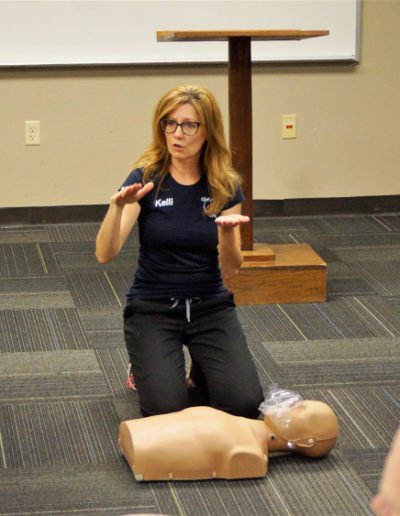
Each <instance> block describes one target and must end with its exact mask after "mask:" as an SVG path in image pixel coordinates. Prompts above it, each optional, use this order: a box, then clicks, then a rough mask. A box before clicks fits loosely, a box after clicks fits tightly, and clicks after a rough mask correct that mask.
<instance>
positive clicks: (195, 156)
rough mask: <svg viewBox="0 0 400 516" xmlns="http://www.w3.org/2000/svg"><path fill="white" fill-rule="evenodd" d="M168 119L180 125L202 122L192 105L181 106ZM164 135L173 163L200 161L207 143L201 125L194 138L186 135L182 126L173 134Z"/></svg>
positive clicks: (169, 114)
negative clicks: (202, 150)
mask: <svg viewBox="0 0 400 516" xmlns="http://www.w3.org/2000/svg"><path fill="white" fill-rule="evenodd" d="M167 118H168V120H174V121H175V122H178V124H181V123H182V122H200V120H199V115H198V114H197V111H196V109H195V108H194V107H193V106H192V104H181V105H180V106H178V107H177V108H175V109H174V110H172V111H171V112H170V113H168V116H167ZM164 134H165V140H166V142H167V148H168V152H169V153H170V155H171V159H172V161H173V162H174V161H177V162H178V161H180V162H182V163H184V162H185V161H187V160H190V161H197V162H199V161H200V156H201V149H202V147H203V145H204V142H205V141H206V139H205V136H204V127H202V126H201V125H200V127H199V130H198V132H197V133H196V134H195V135H193V136H189V135H187V134H185V133H184V132H183V130H182V127H181V126H178V127H177V128H176V130H175V132H173V133H164Z"/></svg>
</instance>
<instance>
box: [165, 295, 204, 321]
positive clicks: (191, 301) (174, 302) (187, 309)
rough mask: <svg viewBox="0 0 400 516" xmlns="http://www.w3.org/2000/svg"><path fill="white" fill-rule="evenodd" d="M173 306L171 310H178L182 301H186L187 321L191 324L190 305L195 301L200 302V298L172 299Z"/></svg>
mask: <svg viewBox="0 0 400 516" xmlns="http://www.w3.org/2000/svg"><path fill="white" fill-rule="evenodd" d="M171 301H172V305H171V306H170V307H169V308H170V310H172V309H173V308H176V307H177V306H178V305H179V303H180V301H185V307H186V320H187V322H190V305H191V304H192V303H193V301H197V302H198V301H200V298H199V297H185V298H181V297H171Z"/></svg>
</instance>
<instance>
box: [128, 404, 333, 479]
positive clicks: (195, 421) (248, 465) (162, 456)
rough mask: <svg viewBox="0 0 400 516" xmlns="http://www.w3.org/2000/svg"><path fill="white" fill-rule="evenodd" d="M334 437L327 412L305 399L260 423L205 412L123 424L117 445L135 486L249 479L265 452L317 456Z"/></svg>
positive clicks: (262, 464) (258, 473) (259, 470)
mask: <svg viewBox="0 0 400 516" xmlns="http://www.w3.org/2000/svg"><path fill="white" fill-rule="evenodd" d="M337 435H338V424H337V419H336V416H335V415H334V413H333V412H332V410H331V409H330V407H329V406H328V405H326V404H325V403H322V402H318V401H311V400H306V401H302V402H301V403H300V404H299V405H298V406H296V407H295V408H292V409H291V410H290V411H289V412H285V413H284V414H279V415H278V416H272V417H269V416H264V421H263V420H253V419H247V418H243V417H238V416H232V415H230V414H227V413H225V412H222V411H220V410H216V409H213V408H210V407H191V408H188V409H185V410H182V411H180V412H174V413H170V414H164V415H159V416H152V417H148V418H142V419H134V420H130V421H124V422H123V423H121V426H120V434H119V444H120V447H121V450H122V452H123V453H124V455H125V457H126V459H127V461H128V463H129V465H130V467H131V469H132V471H133V473H134V475H135V478H136V480H138V481H142V480H145V481H146V480H190V479H192V480H193V479H207V478H251V477H263V476H265V475H266V473H267V466H268V451H281V450H288V451H295V452H298V453H302V454H304V455H308V456H311V457H320V456H322V455H325V454H326V453H328V452H329V451H330V449H331V448H332V447H333V446H334V444H335V442H336V437H337Z"/></svg>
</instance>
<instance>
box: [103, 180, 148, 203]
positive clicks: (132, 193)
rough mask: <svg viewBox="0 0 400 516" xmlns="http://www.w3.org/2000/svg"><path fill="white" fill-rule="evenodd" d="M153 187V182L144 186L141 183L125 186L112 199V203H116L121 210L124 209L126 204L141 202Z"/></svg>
mask: <svg viewBox="0 0 400 516" xmlns="http://www.w3.org/2000/svg"><path fill="white" fill-rule="evenodd" d="M153 187H154V183H152V182H149V183H146V184H145V185H144V186H143V185H142V184H141V183H134V184H133V185H129V186H124V187H122V188H121V190H119V192H117V193H116V194H114V195H113V196H112V197H111V203H115V204H116V205H117V206H119V207H120V208H123V207H124V206H125V204H133V203H135V202H138V201H140V199H141V198H142V197H144V196H145V195H146V194H148V193H149V192H150V190H152V189H153Z"/></svg>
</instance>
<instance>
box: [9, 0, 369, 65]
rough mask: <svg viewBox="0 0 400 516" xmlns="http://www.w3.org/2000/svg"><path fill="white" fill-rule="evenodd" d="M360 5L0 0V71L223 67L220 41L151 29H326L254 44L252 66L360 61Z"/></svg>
mask: <svg viewBox="0 0 400 516" xmlns="http://www.w3.org/2000/svg"><path fill="white" fill-rule="evenodd" d="M360 9H361V0H233V1H230V0H173V1H170V0H158V1H152V0H125V1H124V0H108V1H97V0H85V1H83V0H70V1H65V0H49V1H36V0H30V1H29V0H27V1H20V0H11V1H3V0H0V66H46V65H50V66H51V65H96V64H99V65H100V64H134V63H150V64H151V63H207V62H212V63H219V62H226V61H227V57H228V45H227V43H226V42H220V41H218V42H170V43H159V42H157V40H156V31H157V30H238V29H242V30H246V29H249V30H250V29H253V30H254V29H264V30H267V29H300V30H329V31H330V34H329V36H324V37H320V38H312V39H306V40H301V41H257V42H253V43H252V60H253V61H264V62H269V61H325V60H328V61H329V60H330V61H332V60H352V61H358V60H359V38H360V31H359V26H360Z"/></svg>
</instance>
